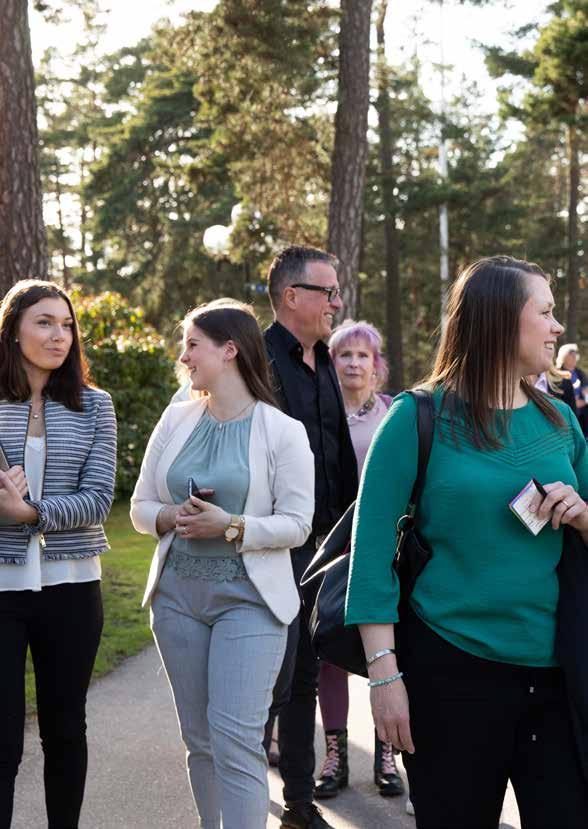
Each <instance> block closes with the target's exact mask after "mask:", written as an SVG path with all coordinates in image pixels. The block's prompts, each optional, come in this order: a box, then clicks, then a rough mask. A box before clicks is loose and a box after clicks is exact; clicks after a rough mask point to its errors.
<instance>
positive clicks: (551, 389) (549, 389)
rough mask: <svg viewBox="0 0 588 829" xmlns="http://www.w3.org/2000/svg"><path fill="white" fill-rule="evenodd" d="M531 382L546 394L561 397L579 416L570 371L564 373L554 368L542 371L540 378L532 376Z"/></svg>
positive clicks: (530, 377)
mask: <svg viewBox="0 0 588 829" xmlns="http://www.w3.org/2000/svg"><path fill="white" fill-rule="evenodd" d="M529 380H530V381H531V382H532V383H533V385H534V386H535V388H536V389H540V390H541V391H544V392H545V394H554V395H555V396H556V397H559V398H560V399H561V400H563V402H564V403H567V404H568V406H569V407H570V409H571V410H572V411H573V413H574V414H575V415H576V416H577V414H578V410H577V408H576V395H575V392H574V385H573V383H572V380H571V375H570V372H569V371H562V370H561V369H558V368H555V366H552V367H551V368H550V369H549V370H548V371H542V372H541V374H540V375H539V376H538V377H535V376H534V375H530V376H529Z"/></svg>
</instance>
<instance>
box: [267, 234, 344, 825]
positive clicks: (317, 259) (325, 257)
mask: <svg viewBox="0 0 588 829" xmlns="http://www.w3.org/2000/svg"><path fill="white" fill-rule="evenodd" d="M337 265H338V261H337V259H336V258H335V257H334V256H331V255H330V254H328V253H325V252H324V251H322V250H319V249H318V248H312V247H304V246H301V245H291V246H290V247H287V248H286V249H285V250H283V251H282V252H281V253H280V254H278V256H276V258H275V259H274V261H273V262H272V264H271V266H270V269H269V272H268V286H269V296H270V302H271V305H272V309H273V312H274V322H273V324H272V325H270V327H269V328H268V329H267V330H266V331H265V334H264V337H265V343H266V348H267V351H268V356H269V358H270V363H271V368H272V371H273V376H274V380H275V389H276V395H277V397H278V401H279V403H280V405H281V407H282V408H283V410H284V411H285V412H286V413H287V414H289V415H290V416H291V417H294V418H296V419H297V420H300V421H302V423H303V424H304V426H305V428H306V431H307V433H308V439H309V442H310V447H311V449H312V451H313V453H314V460H315V513H314V520H313V529H312V533H311V535H310V538H309V539H308V541H307V542H306V543H305V544H304V545H303V546H302V547H299V548H297V549H295V550H292V568H293V570H294V578H295V579H296V582H297V584H299V583H300V578H301V576H302V574H303V572H304V570H305V569H306V567H307V566H308V564H309V563H310V561H311V559H312V557H313V556H314V554H315V552H316V550H317V549H318V547H319V546H320V543H321V542H322V540H323V539H324V537H325V535H326V534H327V533H328V532H329V531H330V529H331V528H332V527H333V525H334V524H335V523H336V522H337V521H338V519H339V518H340V517H341V515H342V514H343V512H344V511H345V509H346V507H347V506H348V505H349V504H350V503H351V502H352V501H353V499H354V498H355V496H356V493H357V471H356V470H357V462H356V459H355V453H354V450H353V445H352V443H351V438H350V436H349V429H348V426H347V419H346V417H345V407H344V405H343V398H342V396H341V391H340V389H339V382H338V380H337V375H336V373H335V369H334V366H333V364H332V362H331V359H330V357H329V350H328V348H327V344H326V340H327V339H328V338H329V336H330V334H331V330H332V326H333V319H334V316H335V314H336V312H337V311H338V310H340V309H341V308H342V307H343V303H342V301H341V297H340V288H339V283H338V281H337ZM318 668H319V665H318V660H317V658H316V656H315V654H314V652H313V650H312V644H311V641H310V634H309V631H308V627H307V625H306V622H305V618H304V615H303V611H302V610H301V611H300V613H299V615H298V618H297V619H296V620H295V621H294V622H293V623H292V625H291V627H290V630H289V634H288V645H287V648H286V655H285V656H284V663H283V666H282V670H281V672H280V675H279V676H278V680H277V682H276V687H275V689H274V701H273V704H272V708H271V709H270V717H269V720H268V725H267V728H266V749H268V748H269V742H270V741H271V733H272V728H273V722H274V719H275V717H276V715H277V714H278V713H279V740H278V742H279V748H280V761H279V768H280V773H281V775H282V779H283V781H284V800H285V807H284V810H283V812H282V824H281V829H329V824H328V823H327V822H326V821H325V819H324V818H323V816H322V815H321V813H320V810H319V809H318V808H317V807H316V805H315V804H314V803H313V795H314V765H315V756H314V724H315V713H316V699H317V685H318Z"/></svg>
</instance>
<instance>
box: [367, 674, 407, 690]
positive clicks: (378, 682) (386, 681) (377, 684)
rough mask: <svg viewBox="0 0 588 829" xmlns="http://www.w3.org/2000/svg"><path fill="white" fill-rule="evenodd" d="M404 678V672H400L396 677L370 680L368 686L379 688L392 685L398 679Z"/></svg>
mask: <svg viewBox="0 0 588 829" xmlns="http://www.w3.org/2000/svg"><path fill="white" fill-rule="evenodd" d="M402 676H403V673H402V671H399V672H398V673H397V674H394V676H387V677H386V679H370V680H368V685H369V687H370V688H379V687H380V685H391V684H392V683H393V682H396V680H397V679H400V678H401V677H402Z"/></svg>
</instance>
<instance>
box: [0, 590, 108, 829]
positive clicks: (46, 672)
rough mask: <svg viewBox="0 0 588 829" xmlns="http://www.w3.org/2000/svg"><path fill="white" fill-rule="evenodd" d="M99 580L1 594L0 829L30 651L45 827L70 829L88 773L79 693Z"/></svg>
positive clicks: (96, 629)
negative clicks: (38, 735)
mask: <svg viewBox="0 0 588 829" xmlns="http://www.w3.org/2000/svg"><path fill="white" fill-rule="evenodd" d="M102 619H103V616H102V597H101V593H100V582H99V581H92V582H86V583H83V584H58V585H55V586H54V587H44V588H43V589H42V590H41V591H40V592H33V591H32V590H20V591H0V631H1V635H0V665H1V666H2V670H1V671H0V829H9V827H10V824H11V820H12V808H13V799H14V781H15V778H16V774H17V771H18V766H19V764H20V761H21V758H22V751H23V742H24V725H25V696H24V676H25V660H26V654H27V647H29V646H30V649H31V655H32V658H33V666H34V670H35V683H36V688H37V709H38V720H39V733H40V735H41V743H42V746H43V753H44V757H45V766H44V781H45V802H46V805H47V816H48V825H49V829H76V827H77V826H78V819H79V815H80V810H81V806H82V799H83V795H84V784H85V780H86V768H87V746H86V692H87V690H88V685H89V684H90V677H91V674H92V669H93V667H94V660H95V657H96V651H97V650H98V644H99V641H100V634H101V632H102Z"/></svg>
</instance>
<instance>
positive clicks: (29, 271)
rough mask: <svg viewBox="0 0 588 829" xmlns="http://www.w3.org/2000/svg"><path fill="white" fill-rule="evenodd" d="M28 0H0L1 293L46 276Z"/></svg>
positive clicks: (45, 245) (45, 251) (46, 266)
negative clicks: (0, 4) (26, 279)
mask: <svg viewBox="0 0 588 829" xmlns="http://www.w3.org/2000/svg"><path fill="white" fill-rule="evenodd" d="M27 2H28V0H2V13H1V17H2V20H1V22H0V113H2V116H1V118H0V295H3V294H4V293H5V292H6V291H7V290H8V288H10V286H11V285H13V284H14V283H15V282H16V281H17V280H19V279H23V278H25V277H46V275H47V268H48V260H47V240H46V237H45V226H44V224H43V202H42V192H41V178H40V173H39V159H38V138H37V110H36V104H35V78H34V71H33V61H32V55H31V39H30V32H29V23H28V10H27Z"/></svg>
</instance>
